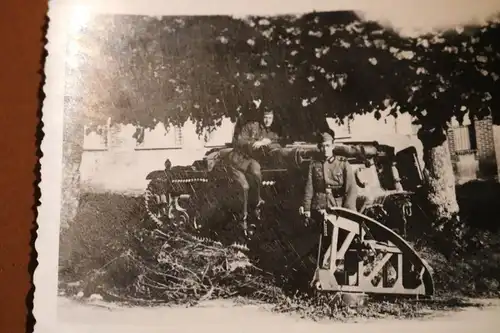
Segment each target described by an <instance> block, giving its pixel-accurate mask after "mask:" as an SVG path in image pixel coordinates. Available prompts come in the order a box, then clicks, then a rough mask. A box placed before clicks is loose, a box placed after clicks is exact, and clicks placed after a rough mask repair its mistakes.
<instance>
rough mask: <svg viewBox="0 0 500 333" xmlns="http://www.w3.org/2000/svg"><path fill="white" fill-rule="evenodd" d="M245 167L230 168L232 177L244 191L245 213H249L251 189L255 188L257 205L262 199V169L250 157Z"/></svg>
mask: <svg viewBox="0 0 500 333" xmlns="http://www.w3.org/2000/svg"><path fill="white" fill-rule="evenodd" d="M245 164H246V165H244V167H241V168H237V167H235V166H232V167H230V168H229V170H230V173H231V178H232V179H233V180H235V181H236V183H238V184H239V185H240V189H241V190H242V191H243V215H244V216H246V215H247V214H248V200H249V192H250V189H253V190H254V193H255V197H254V201H255V203H254V204H255V205H257V203H258V202H259V201H260V200H261V197H260V187H261V184H262V173H261V171H260V164H259V163H258V162H257V161H256V160H254V159H249V161H248V163H245Z"/></svg>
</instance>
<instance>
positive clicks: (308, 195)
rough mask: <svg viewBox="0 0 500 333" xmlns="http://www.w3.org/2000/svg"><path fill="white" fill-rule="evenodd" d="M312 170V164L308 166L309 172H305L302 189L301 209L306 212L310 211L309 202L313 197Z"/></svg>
mask: <svg viewBox="0 0 500 333" xmlns="http://www.w3.org/2000/svg"><path fill="white" fill-rule="evenodd" d="M312 170H313V162H311V163H310V164H309V170H308V171H307V180H306V186H305V188H304V200H303V202H302V207H304V211H306V212H309V211H311V200H312V197H313V184H312Z"/></svg>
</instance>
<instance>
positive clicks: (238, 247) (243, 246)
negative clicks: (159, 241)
mask: <svg viewBox="0 0 500 333" xmlns="http://www.w3.org/2000/svg"><path fill="white" fill-rule="evenodd" d="M153 195H154V194H153V193H152V192H151V190H150V189H149V186H148V188H146V191H145V192H144V206H145V207H146V213H147V215H148V217H149V218H150V219H151V220H152V221H153V222H154V223H156V224H157V225H158V226H159V227H161V226H162V225H163V224H164V222H163V221H161V220H160V219H159V218H158V217H157V216H156V215H155V214H154V213H153V212H152V211H151V208H150V206H149V199H150V198H151V196H153ZM187 234H188V235H189V237H191V238H192V239H193V240H194V241H196V242H199V243H202V244H207V245H212V246H223V245H222V243H221V242H219V241H217V240H214V239H211V238H208V237H201V236H197V235H194V234H192V233H189V232H188V233H187ZM229 247H230V248H233V249H235V250H238V251H243V252H248V251H250V250H249V248H248V246H247V245H246V244H244V243H239V242H234V243H232V244H231V245H230V246H229Z"/></svg>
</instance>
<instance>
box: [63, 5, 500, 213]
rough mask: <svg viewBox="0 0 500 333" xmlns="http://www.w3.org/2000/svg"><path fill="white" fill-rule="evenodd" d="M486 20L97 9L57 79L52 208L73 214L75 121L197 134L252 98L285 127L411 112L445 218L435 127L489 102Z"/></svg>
mask: <svg viewBox="0 0 500 333" xmlns="http://www.w3.org/2000/svg"><path fill="white" fill-rule="evenodd" d="M497 31H498V26H497V25H496V24H491V25H490V26H489V27H487V28H483V29H480V30H479V29H476V30H471V31H470V32H469V31H468V30H467V31H466V32H463V33H453V34H451V33H449V32H446V33H444V32H443V33H438V34H435V35H429V36H420V37H415V38H402V37H401V36H399V35H398V34H397V33H396V32H394V31H391V30H389V29H382V28H381V26H380V25H379V24H377V23H375V22H362V21H360V20H359V19H358V18H357V16H356V15H355V14H354V13H352V12H333V13H310V14H307V15H303V16H274V17H247V18H245V19H236V18H231V17H227V16H224V17H222V16H211V17H204V16H196V17H161V18H156V17H144V16H100V17H97V18H95V19H94V20H93V21H92V24H91V25H89V28H87V29H86V30H84V31H83V32H82V33H80V34H79V35H78V41H77V42H78V44H79V48H80V51H79V52H78V56H79V57H80V58H82V59H81V64H79V65H78V66H74V68H73V69H71V70H72V71H73V72H72V73H70V76H69V77H70V78H71V79H72V80H70V81H69V82H68V85H67V104H68V106H67V111H66V113H65V116H66V118H65V133H66V134H67V136H66V138H65V139H66V141H65V161H66V166H65V170H67V173H66V174H65V176H64V179H65V183H64V184H63V189H64V190H65V191H67V190H69V189H74V194H75V195H71V196H65V197H66V198H69V197H73V198H75V199H74V200H73V199H68V200H73V203H72V204H68V207H69V208H68V211H67V212H66V214H65V215H63V220H69V221H71V220H72V216H74V211H75V207H76V205H77V198H78V186H77V184H78V183H77V181H79V180H77V179H76V178H75V177H78V176H72V175H76V174H78V172H74V171H75V170H77V168H78V166H79V164H80V159H81V151H82V147H81V144H82V142H83V124H87V125H91V126H92V128H93V129H94V130H97V129H98V126H99V125H101V124H103V122H104V121H105V120H106V119H107V118H108V117H111V118H112V122H113V123H123V124H133V125H135V126H137V127H138V128H152V127H154V126H156V124H158V123H159V122H162V123H163V124H166V125H168V124H171V123H173V124H182V123H184V122H185V121H186V120H187V119H189V118H190V119H192V120H194V121H195V122H196V123H197V125H198V127H197V128H198V132H199V133H200V134H201V132H202V130H203V129H207V128H208V129H209V130H210V129H212V128H214V127H217V126H218V124H220V120H221V119H222V117H225V116H229V117H230V118H232V119H233V120H234V119H235V118H236V117H239V116H241V115H244V116H252V115H253V113H254V111H255V107H254V106H253V103H252V100H254V99H260V100H261V101H262V103H261V105H262V107H270V108H273V109H274V110H275V112H276V113H277V116H278V118H280V119H281V120H282V121H283V123H284V124H285V125H286V126H285V132H286V133H288V135H290V136H292V137H293V138H295V139H308V138H310V137H311V134H312V133H313V132H314V131H316V130H318V129H319V128H321V126H324V118H325V117H326V116H330V117H336V118H338V119H339V120H340V121H341V120H342V119H343V118H344V117H345V116H352V115H353V114H356V113H366V112H372V111H373V110H380V109H386V108H387V107H388V106H391V107H392V111H393V113H394V114H395V115H397V114H396V111H397V110H399V111H400V112H408V113H410V114H412V115H413V116H414V117H415V118H416V121H417V122H418V123H419V124H421V130H420V132H419V137H420V138H421V140H422V142H423V144H424V154H425V163H426V169H427V171H428V172H427V175H428V180H429V181H428V185H429V199H430V202H431V203H432V204H433V207H434V215H435V217H436V219H439V220H442V221H447V220H450V219H452V218H453V216H455V215H456V214H457V212H458V205H457V204H456V197H455V193H454V177H453V172H452V168H451V159H450V153H449V149H448V146H447V143H446V136H445V135H444V133H445V130H446V127H447V126H448V125H447V124H448V121H449V120H450V117H452V116H456V117H457V118H459V119H461V118H462V117H463V115H464V113H465V112H466V111H469V112H470V113H471V114H472V115H473V116H483V115H484V114H485V110H493V111H494V110H497V109H498V108H497V107H496V105H497V103H498V102H497V99H498V98H496V99H495V98H494V94H493V93H492V91H494V88H496V87H498V75H497V74H496V73H495V71H494V69H495V67H494V65H495V64H496V61H498V57H499V53H498V52H500V48H499V47H498V46H499V45H498V40H499V39H498V33H497ZM495 36H496V37H497V38H495ZM485 73H486V74H485ZM463 106H465V108H464V107H463ZM375 115H376V116H377V113H375ZM76 133H77V135H76ZM140 133H141V131H140V130H139V131H138V132H137V138H138V139H139V140H140V139H141V135H140ZM72 207H73V208H72Z"/></svg>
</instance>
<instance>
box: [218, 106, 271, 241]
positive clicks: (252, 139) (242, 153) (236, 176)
mask: <svg viewBox="0 0 500 333" xmlns="http://www.w3.org/2000/svg"><path fill="white" fill-rule="evenodd" d="M273 120H274V113H273V111H272V110H265V111H264V112H263V118H262V122H260V121H251V122H249V123H247V124H245V126H243V128H242V129H241V132H240V133H239V135H238V136H237V137H236V138H235V139H234V149H233V151H232V152H231V153H230V154H229V156H228V159H229V165H230V168H229V171H230V173H231V178H232V179H233V180H235V181H236V182H237V183H238V184H239V185H240V187H241V189H242V191H243V207H242V210H243V211H242V223H243V228H244V231H245V233H246V229H247V218H248V199H249V190H250V184H251V185H253V186H252V188H253V189H254V190H255V191H254V192H255V196H254V199H255V200H253V203H254V204H255V216H256V217H257V219H259V218H260V207H261V206H262V204H264V200H262V198H261V194H260V188H261V185H262V174H261V168H260V164H259V162H257V161H256V160H255V158H254V154H255V153H256V152H258V151H259V150H261V149H262V148H263V147H270V146H275V145H279V143H278V140H279V136H278V134H277V133H276V132H275V131H273V130H272V124H273Z"/></svg>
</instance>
